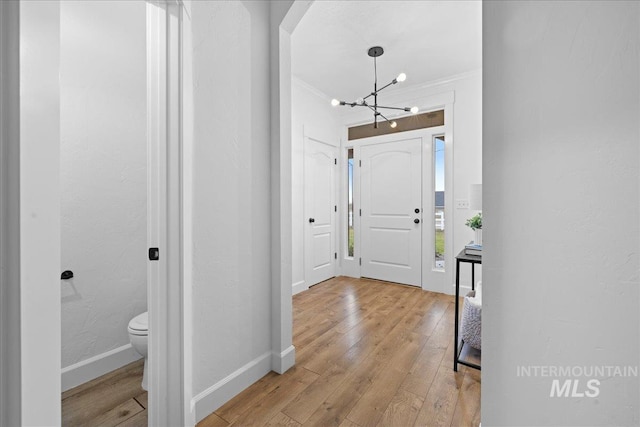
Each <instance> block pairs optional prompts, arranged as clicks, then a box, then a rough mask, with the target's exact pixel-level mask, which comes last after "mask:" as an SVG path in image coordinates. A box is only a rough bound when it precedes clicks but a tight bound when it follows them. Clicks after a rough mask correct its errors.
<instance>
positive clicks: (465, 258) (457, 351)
mask: <svg viewBox="0 0 640 427" xmlns="http://www.w3.org/2000/svg"><path fill="white" fill-rule="evenodd" d="M463 262H465V263H469V264H471V290H472V291H473V290H475V286H476V264H482V256H481V255H467V254H465V253H464V249H463V250H462V251H460V253H459V254H458V255H457V256H456V318H455V326H454V328H455V329H454V342H453V345H454V347H453V370H454V371H456V372H457V371H458V363H460V364H462V365H465V366H469V367H471V368H475V369H480V365H478V364H475V363H472V362H468V361H465V360H463V359H461V358H460V355H461V353H462V349H463V348H464V340H459V341H458V333H459V331H458V328H459V324H458V323H459V320H458V317H459V313H460V307H459V305H460V264H461V263H463Z"/></svg>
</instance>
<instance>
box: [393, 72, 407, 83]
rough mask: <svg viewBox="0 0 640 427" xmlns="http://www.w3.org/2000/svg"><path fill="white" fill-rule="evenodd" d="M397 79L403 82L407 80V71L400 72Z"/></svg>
mask: <svg viewBox="0 0 640 427" xmlns="http://www.w3.org/2000/svg"><path fill="white" fill-rule="evenodd" d="M396 80H397V81H399V82H403V81H405V80H407V75H406V74H405V73H400V74H398V77H396Z"/></svg>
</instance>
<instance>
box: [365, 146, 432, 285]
mask: <svg viewBox="0 0 640 427" xmlns="http://www.w3.org/2000/svg"><path fill="white" fill-rule="evenodd" d="M421 151H422V150H421V138H413V139H397V140H394V141H390V142H387V143H382V144H375V145H369V146H364V147H362V150H361V159H362V167H361V178H362V179H361V207H362V212H361V217H362V219H361V224H362V225H361V227H362V238H361V246H362V250H361V254H362V267H361V275H362V277H369V278H373V279H380V280H387V281H390V282H397V283H404V284H407V285H414V286H421V255H422V248H421V246H422V245H421V242H422V239H421V229H422V159H421Z"/></svg>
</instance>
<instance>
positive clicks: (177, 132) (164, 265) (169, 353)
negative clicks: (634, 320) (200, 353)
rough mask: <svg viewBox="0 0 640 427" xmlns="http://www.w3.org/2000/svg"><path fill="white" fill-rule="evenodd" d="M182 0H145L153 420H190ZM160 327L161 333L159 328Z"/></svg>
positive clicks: (162, 422) (159, 422)
mask: <svg viewBox="0 0 640 427" xmlns="http://www.w3.org/2000/svg"><path fill="white" fill-rule="evenodd" d="M183 7H184V6H183V4H182V1H179V2H176V1H171V0H147V88H148V90H147V155H148V162H147V165H148V168H147V169H148V172H147V173H148V180H147V186H148V191H147V217H148V225H147V230H148V231H147V236H148V238H147V240H148V245H149V247H157V248H160V257H159V260H158V261H147V277H148V280H147V301H148V310H149V331H150V333H149V357H148V359H147V363H148V364H149V366H148V368H147V375H148V381H149V408H148V411H149V421H148V424H149V425H167V426H170V425H193V424H195V413H194V412H193V411H192V410H191V398H192V396H191V393H192V390H191V387H190V385H191V358H190V357H185V354H186V355H190V344H191V342H190V340H189V339H188V337H190V336H191V333H190V332H191V331H190V330H186V328H188V327H190V325H191V322H190V321H189V319H187V316H186V315H187V313H190V312H191V310H190V304H191V301H190V294H189V293H188V292H185V291H186V288H185V286H184V268H183V265H184V255H183V254H184V245H183V236H184V224H183V197H182V195H183V185H184V184H183V168H182V162H183V153H182V150H183V141H182V120H183V117H182V92H183V88H182V18H183ZM160 331H161V332H160Z"/></svg>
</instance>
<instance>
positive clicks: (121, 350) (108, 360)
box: [62, 344, 142, 391]
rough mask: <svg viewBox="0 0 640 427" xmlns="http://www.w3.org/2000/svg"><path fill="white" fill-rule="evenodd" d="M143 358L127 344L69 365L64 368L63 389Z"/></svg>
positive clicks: (70, 387)
mask: <svg viewBox="0 0 640 427" xmlns="http://www.w3.org/2000/svg"><path fill="white" fill-rule="evenodd" d="M141 358H142V356H140V354H139V353H138V352H137V351H135V350H134V349H133V347H131V344H127V345H123V346H122V347H118V348H115V349H113V350H109V351H107V352H105V353H102V354H99V355H97V356H93V357H91V358H89V359H87V360H83V361H82V362H78V363H76V364H73V365H71V366H67V367H66V368H63V369H62V391H67V390H69V389H72V388H74V387H76V386H79V385H80V384H84V383H86V382H87V381H91V380H93V379H96V378H98V377H99V376H102V375H104V374H106V373H108V372H111V371H113V370H115V369H118V368H121V367H123V366H124V365H127V364H129V363H131V362H135V361H136V360H139V359H141Z"/></svg>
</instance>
